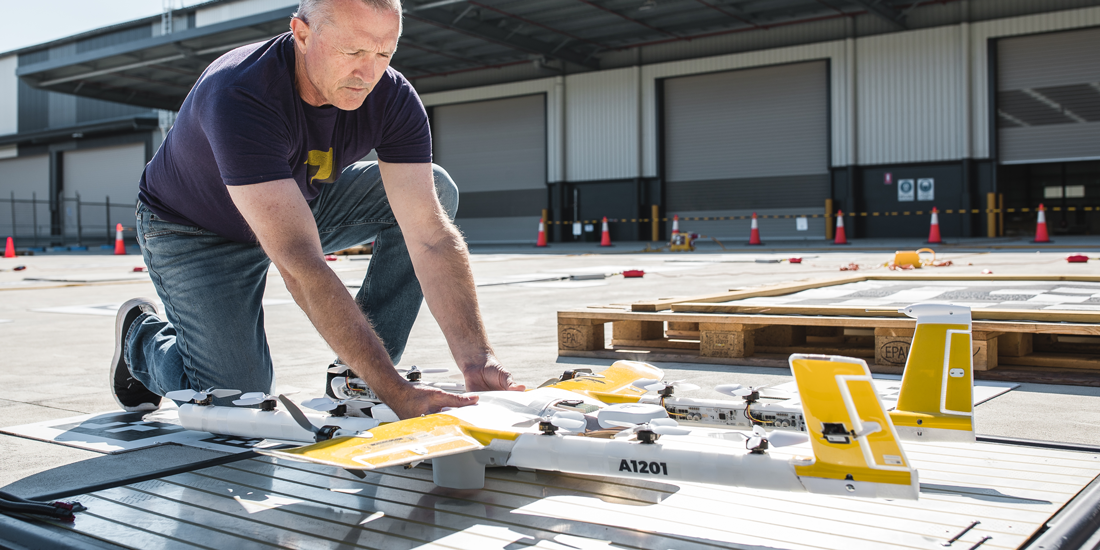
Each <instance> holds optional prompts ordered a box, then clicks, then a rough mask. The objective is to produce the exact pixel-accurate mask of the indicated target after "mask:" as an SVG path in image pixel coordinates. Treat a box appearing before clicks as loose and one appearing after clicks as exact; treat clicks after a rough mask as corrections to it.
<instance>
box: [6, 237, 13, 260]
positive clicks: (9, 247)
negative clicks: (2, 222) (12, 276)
mask: <svg viewBox="0 0 1100 550" xmlns="http://www.w3.org/2000/svg"><path fill="white" fill-rule="evenodd" d="M4 257H5V258H14V257H15V241H13V240H12V239H11V237H8V244H7V245H6V246H5V247H4Z"/></svg>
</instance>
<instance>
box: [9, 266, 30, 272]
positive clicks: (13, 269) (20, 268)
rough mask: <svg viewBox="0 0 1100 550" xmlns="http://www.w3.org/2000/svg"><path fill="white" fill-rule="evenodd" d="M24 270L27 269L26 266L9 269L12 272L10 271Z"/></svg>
mask: <svg viewBox="0 0 1100 550" xmlns="http://www.w3.org/2000/svg"><path fill="white" fill-rule="evenodd" d="M24 269H27V266H25V265H17V266H15V267H13V268H11V270H12V271H23V270H24Z"/></svg>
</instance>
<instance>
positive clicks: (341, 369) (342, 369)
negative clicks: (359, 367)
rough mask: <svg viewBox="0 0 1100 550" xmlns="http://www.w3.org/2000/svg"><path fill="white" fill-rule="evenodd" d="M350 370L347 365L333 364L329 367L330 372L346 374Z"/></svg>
mask: <svg viewBox="0 0 1100 550" xmlns="http://www.w3.org/2000/svg"><path fill="white" fill-rule="evenodd" d="M347 371H348V366H347V365H333V366H331V367H329V368H328V373H329V374H344V373H345V372H347Z"/></svg>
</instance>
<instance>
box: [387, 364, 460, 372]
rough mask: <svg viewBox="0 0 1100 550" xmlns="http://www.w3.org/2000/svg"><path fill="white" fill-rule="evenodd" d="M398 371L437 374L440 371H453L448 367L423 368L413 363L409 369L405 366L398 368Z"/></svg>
mask: <svg viewBox="0 0 1100 550" xmlns="http://www.w3.org/2000/svg"><path fill="white" fill-rule="evenodd" d="M397 372H419V373H421V374H435V373H439V372H451V369H448V368H446V367H428V368H424V369H422V368H420V367H418V366H416V365H413V366H411V367H409V368H407V369H406V368H404V367H402V368H399V369H397Z"/></svg>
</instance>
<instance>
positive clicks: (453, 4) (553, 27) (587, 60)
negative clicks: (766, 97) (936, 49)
mask: <svg viewBox="0 0 1100 550" xmlns="http://www.w3.org/2000/svg"><path fill="white" fill-rule="evenodd" d="M951 2H952V0H935V1H931V0H930V1H927V2H924V1H915V2H914V1H913V0H421V1H416V2H414V1H406V2H405V3H404V6H405V30H404V35H403V36H402V38H401V42H400V46H399V50H398V53H397V55H396V56H395V57H394V60H393V65H394V67H395V68H397V69H398V70H400V71H401V72H402V73H403V74H405V76H406V77H408V78H409V79H410V80H412V81H414V83H415V82H416V81H418V80H423V79H427V78H431V77H441V76H446V75H453V74H457V73H469V72H474V71H483V70H487V69H499V68H503V67H509V66H513V65H520V64H525V63H526V64H530V66H533V67H534V68H536V69H540V70H542V71H543V72H544V73H545V74H542V75H541V76H549V75H552V74H562V73H576V72H583V71H589V70H595V69H600V68H606V67H603V66H601V56H605V55H607V54H613V53H614V52H621V51H624V50H630V49H633V48H639V47H649V46H655V45H661V44H670V43H676V42H687V41H692V40H698V39H701V38H707V37H714V36H719V35H724V34H731V33H742V32H767V30H768V29H772V28H775V27H780V26H788V25H797V24H804V23H812V22H816V21H821V20H827V19H836V18H843V17H852V16H861V15H862V16H866V17H873V18H877V19H878V21H879V23H885V25H886V27H887V28H888V29H889V30H904V29H905V28H907V19H908V16H909V14H910V12H912V11H913V10H914V9H916V8H918V7H919V6H928V5H932V4H945V3H951ZM190 9H193V8H188V10H190ZM293 11H294V7H289V8H282V9H279V10H274V11H270V12H267V13H261V14H256V15H252V16H248V17H244V18H240V19H235V20H232V21H226V22H223V23H219V24H214V25H209V26H204V27H198V28H191V29H187V30H185V31H182V32H176V33H172V34H166V35H161V36H154V37H150V38H145V39H141V40H135V41H131V42H124V43H121V44H117V45H113V46H109V47H105V48H99V49H94V50H91V51H86V52H83V53H78V54H77V55H74V56H69V57H61V58H59V59H53V60H48V61H42V62H37V63H27V64H21V66H20V67H19V69H18V70H17V74H18V75H19V77H20V78H22V79H23V80H24V81H26V82H27V83H29V84H31V85H32V86H35V87H37V88H42V89H46V90H50V91H56V92H62V93H69V94H77V95H82V96H88V97H94V98H98V99H105V100H110V101H116V102H121V103H127V104H131V105H139V106H145V107H153V108H159V109H170V110H175V109H178V107H179V105H180V104H181V103H182V101H183V99H184V97H185V96H186V95H187V92H188V91H189V90H190V88H191V86H192V85H193V84H194V82H195V80H196V79H197V78H198V76H199V74H200V73H201V72H202V71H203V70H204V69H205V68H206V66H207V65H209V63H210V62H211V61H213V60H214V59H216V58H217V57H218V56H220V55H221V54H223V53H225V52H226V51H228V50H230V49H232V48H234V47H237V46H240V45H243V44H248V43H252V42H257V41H261V40H265V39H267V38H270V37H272V36H274V35H276V34H279V33H281V32H284V31H286V30H287V28H288V17H289V15H290V14H291V13H292V12H293ZM146 24H148V23H146ZM524 75H525V76H521V77H518V78H516V79H521V78H531V77H532V76H531V75H529V74H527V73H524ZM536 76H537V75H536Z"/></svg>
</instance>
